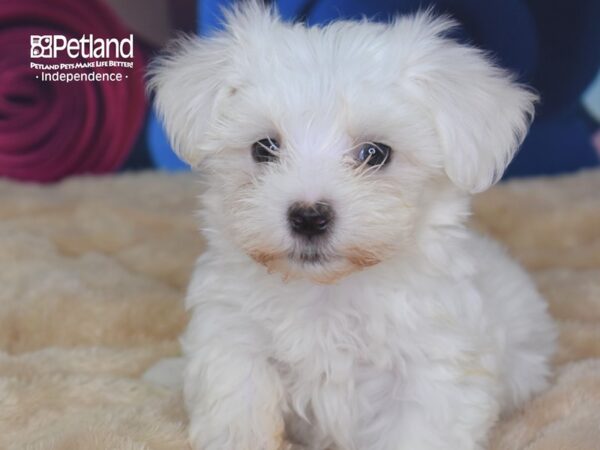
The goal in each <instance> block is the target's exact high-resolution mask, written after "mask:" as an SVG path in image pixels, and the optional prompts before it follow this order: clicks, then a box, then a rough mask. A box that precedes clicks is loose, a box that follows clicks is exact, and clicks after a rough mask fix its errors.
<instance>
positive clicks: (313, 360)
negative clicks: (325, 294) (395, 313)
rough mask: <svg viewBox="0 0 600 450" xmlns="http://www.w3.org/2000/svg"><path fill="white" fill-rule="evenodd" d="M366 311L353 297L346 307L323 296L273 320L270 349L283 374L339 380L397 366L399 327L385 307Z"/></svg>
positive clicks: (295, 376) (271, 321) (295, 378)
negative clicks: (371, 370) (364, 372)
mask: <svg viewBox="0 0 600 450" xmlns="http://www.w3.org/2000/svg"><path fill="white" fill-rule="evenodd" d="M363 306H364V305H363ZM366 309H367V310H365V309H364V308H362V309H361V308H357V307H355V306H354V303H353V302H352V301H350V300H348V299H347V301H346V302H345V303H344V304H342V305H340V304H338V303H337V302H335V301H330V302H328V301H327V299H325V301H324V302H320V299H317V300H316V301H314V302H312V303H310V302H309V303H308V304H307V305H305V306H304V307H302V308H299V309H298V310H297V311H295V313H294V314H289V315H285V314H283V315H281V316H279V317H277V318H275V319H274V320H269V321H268V325H267V326H268V331H269V333H270V335H271V337H272V340H271V343H272V344H271V345H272V348H271V349H270V353H271V355H272V359H273V361H274V362H275V364H276V367H277V368H278V369H279V371H280V373H281V374H282V376H283V377H284V378H286V379H287V381H288V382H294V380H299V381H302V382H307V381H310V380H314V381H315V382H316V383H320V382H322V381H323V380H329V381H334V382H335V381H344V380H348V379H349V378H350V377H353V375H354V374H356V373H357V372H358V371H361V370H365V369H369V368H373V369H382V370H386V369H388V368H391V367H394V366H396V365H397V363H398V361H397V360H398V359H401V358H402V352H401V348H400V346H399V345H397V343H398V342H399V336H398V331H399V327H398V326H394V324H393V321H392V320H391V318H390V316H389V314H386V312H385V311H381V310H378V309H377V308H366Z"/></svg>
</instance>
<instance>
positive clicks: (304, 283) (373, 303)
mask: <svg viewBox="0 0 600 450" xmlns="http://www.w3.org/2000/svg"><path fill="white" fill-rule="evenodd" d="M453 25H454V24H453V22H452V21H450V20H449V19H447V18H435V17H432V15H431V14H430V13H421V14H417V15H415V16H410V17H402V18H399V19H398V20H396V21H395V22H394V23H392V24H387V25H386V24H380V23H371V22H368V21H361V22H336V23H332V24H330V25H327V26H325V27H310V28H307V27H305V26H304V25H301V24H295V25H294V24H290V23H285V22H283V21H282V20H280V19H279V18H278V17H277V14H276V13H274V12H273V11H269V10H267V9H265V8H264V7H261V6H260V5H257V4H256V3H249V4H247V5H245V6H242V7H238V8H237V9H235V10H233V11H230V12H229V13H228V14H227V19H226V30H225V31H223V32H221V33H218V34H216V35H214V36H212V37H210V38H207V39H197V38H191V39H184V40H180V41H179V43H178V44H177V45H176V46H175V48H172V49H171V50H170V52H169V53H168V55H167V56H164V57H162V58H160V59H159V60H158V62H157V63H156V64H155V65H154V68H153V71H152V74H151V87H152V88H153V89H154V90H155V93H156V105H157V108H158V111H159V113H160V115H161V116H162V118H163V120H164V123H165V125H166V128H167V130H168V134H169V136H170V138H171V140H172V143H173V145H174V147H175V149H176V150H177V152H178V153H179V155H180V156H181V157H182V158H183V159H185V160H186V161H188V162H189V163H190V164H191V165H192V166H194V167H200V168H201V174H202V177H203V179H204V180H205V181H206V184H207V188H206V190H205V191H204V192H203V193H202V197H201V198H202V203H203V206H202V213H201V214H202V221H203V224H202V226H203V231H204V234H205V236H206V238H207V241H208V248H207V250H206V252H205V253H204V254H203V255H202V256H201V257H200V259H199V260H198V264H197V266H196V270H195V273H194V276H193V279H192V282H191V285H190V287H189V291H188V294H187V307H188V308H189V309H190V310H191V311H192V319H191V322H190V324H189V326H188V329H187V331H186V333H185V336H184V337H183V341H182V342H183V346H184V352H185V356H186V369H185V375H184V394H185V400H186V404H187V408H188V411H189V415H190V433H191V434H190V436H191V441H192V443H193V446H194V448H195V449H201V450H276V449H280V448H285V446H286V445H288V444H285V443H284V436H286V437H287V439H289V440H290V441H292V442H297V443H298V444H301V445H304V446H306V448H310V449H326V448H327V449H343V450H425V449H427V450H433V449H436V450H440V449H447V450H471V449H483V448H485V445H486V444H485V443H486V435H487V434H488V431H489V430H490V427H491V426H492V425H493V424H494V422H495V421H496V420H497V419H498V417H499V414H501V412H502V411H506V410H508V409H510V408H514V407H516V406H518V405H520V404H522V403H523V402H524V401H526V400H527V399H529V398H530V397H531V396H532V395H533V394H535V393H536V392H538V391H540V390H541V389H543V388H544V386H545V384H546V377H547V376H548V371H549V367H548V365H549V362H548V361H549V357H550V355H551V353H552V350H553V346H554V341H555V331H554V327H553V325H552V322H551V320H550V318H549V316H548V314H547V312H546V305H545V303H544V301H543V300H542V298H541V297H540V295H539V294H538V293H537V292H536V290H535V288H534V286H533V284H532V282H531V281H530V280H529V278H528V277H527V275H526V274H525V273H524V272H523V270H522V269H520V268H519V266H518V265H517V264H515V263H514V262H512V261H511V260H510V259H509V257H508V256H507V255H506V254H505V252H504V251H503V250H502V249H501V248H500V247H499V246H498V245H496V244H495V243H493V242H490V241H489V240H487V239H484V238H482V237H480V236H478V235H476V234H475V233H474V232H472V231H469V230H467V229H466V228H465V219H466V218H467V217H468V215H469V195H470V194H471V193H473V192H477V191H482V190H484V189H486V188H488V187H489V186H490V185H492V184H493V183H494V182H495V181H497V180H498V178H500V176H501V174H502V172H503V170H504V168H505V166H506V165H507V163H508V162H509V161H510V159H511V157H512V156H513V153H514V152H515V150H516V149H517V147H518V145H519V144H520V142H521V140H522V139H523V137H524V135H525V133H526V130H527V127H528V124H529V120H530V118H531V116H532V113H533V103H534V101H535V96H534V95H533V94H532V93H531V92H530V91H528V90H527V89H525V88H523V87H522V86H519V85H518V84H516V83H515V82H514V81H513V80H512V79H511V77H510V75H509V74H507V73H506V72H505V71H503V70H501V69H499V68H497V67H495V66H494V65H493V64H492V63H491V62H490V60H489V59H488V58H487V57H486V56H485V55H484V54H483V53H482V52H481V51H479V50H476V49H474V48H471V47H468V46H464V45H461V44H459V43H457V42H455V41H453V40H451V39H450V38H448V37H447V32H448V31H449V30H450V29H451V28H452V27H453Z"/></svg>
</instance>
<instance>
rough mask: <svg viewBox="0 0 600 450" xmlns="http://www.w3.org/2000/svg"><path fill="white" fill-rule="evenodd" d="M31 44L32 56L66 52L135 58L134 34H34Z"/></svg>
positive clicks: (93, 56) (45, 56)
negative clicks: (74, 36)
mask: <svg viewBox="0 0 600 450" xmlns="http://www.w3.org/2000/svg"><path fill="white" fill-rule="evenodd" d="M30 44H31V46H30V56H31V58H56V57H57V56H59V55H61V54H62V53H64V52H66V54H67V55H68V56H69V58H98V59H108V58H114V59H130V58H133V34H130V35H129V37H127V38H123V39H116V38H95V37H94V35H93V34H89V35H83V36H82V37H81V38H79V39H77V38H70V39H67V37H65V36H63V35H61V34H53V35H41V36H40V35H32V36H30Z"/></svg>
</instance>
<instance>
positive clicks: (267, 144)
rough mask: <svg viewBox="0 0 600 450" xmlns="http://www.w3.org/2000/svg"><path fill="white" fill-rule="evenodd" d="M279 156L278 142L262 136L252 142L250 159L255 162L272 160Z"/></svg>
mask: <svg viewBox="0 0 600 450" xmlns="http://www.w3.org/2000/svg"><path fill="white" fill-rule="evenodd" d="M277 158H279V142H277V140H275V139H273V138H264V139H261V140H260V141H256V142H255V143H254V144H252V159H254V161H255V162H257V163H266V162H273V161H276V160H277Z"/></svg>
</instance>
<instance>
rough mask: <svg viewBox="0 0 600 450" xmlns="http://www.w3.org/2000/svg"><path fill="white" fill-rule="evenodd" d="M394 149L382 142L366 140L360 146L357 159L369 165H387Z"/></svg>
mask: <svg viewBox="0 0 600 450" xmlns="http://www.w3.org/2000/svg"><path fill="white" fill-rule="evenodd" d="M391 155H392V149H391V147H390V146H389V145H385V144H382V143H380V142H366V143H364V144H362V145H361V146H360V147H359V150H358V156H357V158H356V159H357V160H358V161H359V162H360V163H361V164H362V163H365V164H367V165H369V166H385V165H386V164H387V163H388V162H390V157H391Z"/></svg>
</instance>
